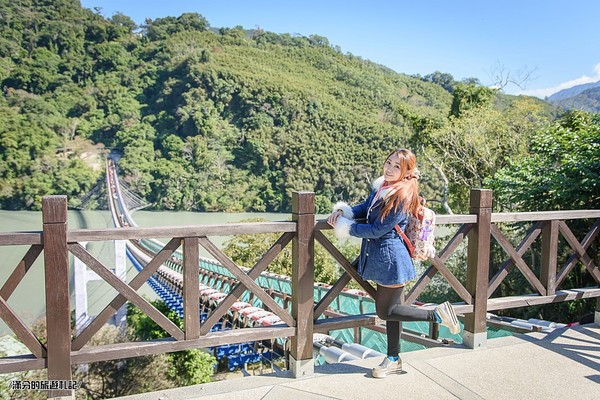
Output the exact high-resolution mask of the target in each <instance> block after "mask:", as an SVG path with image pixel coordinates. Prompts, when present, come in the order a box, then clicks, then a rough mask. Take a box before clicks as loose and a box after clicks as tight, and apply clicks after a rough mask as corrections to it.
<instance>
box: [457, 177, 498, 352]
mask: <svg viewBox="0 0 600 400" xmlns="http://www.w3.org/2000/svg"><path fill="white" fill-rule="evenodd" d="M470 197H471V199H470V208H469V213H471V214H476V215H477V224H476V226H475V227H474V229H471V231H470V232H469V234H468V240H469V244H468V252H467V287H466V288H467V290H468V291H469V293H471V295H472V296H473V312H472V313H469V314H466V315H465V329H464V331H463V343H464V344H465V345H466V346H467V347H469V348H471V349H477V348H480V347H485V345H486V342H487V329H486V328H487V324H486V314H487V299H488V296H487V292H488V285H489V273H490V231H491V218H492V191H491V190H489V189H471V196H470Z"/></svg>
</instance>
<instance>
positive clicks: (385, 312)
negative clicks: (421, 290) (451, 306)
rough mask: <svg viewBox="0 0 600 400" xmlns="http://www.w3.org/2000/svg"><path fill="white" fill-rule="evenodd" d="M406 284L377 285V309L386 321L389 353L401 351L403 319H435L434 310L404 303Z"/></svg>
mask: <svg viewBox="0 0 600 400" xmlns="http://www.w3.org/2000/svg"><path fill="white" fill-rule="evenodd" d="M403 293H404V286H401V287H395V288H393V287H387V286H379V285H378V286H377V292H376V295H375V309H376V311H377V316H378V317H379V318H381V319H383V320H385V321H386V325H387V329H386V331H387V354H388V356H397V355H398V354H399V353H400V332H401V330H402V325H401V322H402V321H435V320H436V319H435V315H434V314H433V310H423V309H421V308H417V307H412V306H410V305H404V304H402V302H403V298H402V294H403Z"/></svg>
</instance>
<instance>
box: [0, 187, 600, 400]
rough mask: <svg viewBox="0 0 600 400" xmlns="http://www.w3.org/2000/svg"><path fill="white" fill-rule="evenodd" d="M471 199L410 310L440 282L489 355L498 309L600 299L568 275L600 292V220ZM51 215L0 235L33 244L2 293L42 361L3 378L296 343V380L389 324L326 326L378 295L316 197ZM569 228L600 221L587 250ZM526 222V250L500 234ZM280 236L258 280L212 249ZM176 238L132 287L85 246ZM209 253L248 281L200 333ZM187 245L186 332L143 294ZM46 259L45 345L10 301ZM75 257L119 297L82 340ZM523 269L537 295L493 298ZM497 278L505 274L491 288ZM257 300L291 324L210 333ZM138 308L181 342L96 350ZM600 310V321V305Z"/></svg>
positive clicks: (60, 206) (444, 219)
mask: <svg viewBox="0 0 600 400" xmlns="http://www.w3.org/2000/svg"><path fill="white" fill-rule="evenodd" d="M470 201H471V203H470V214H467V215H440V216H438V218H437V224H438V225H448V226H452V225H455V226H458V230H457V231H456V233H455V234H454V235H452V237H451V238H450V239H449V241H448V242H447V243H446V244H445V246H444V247H443V249H442V250H441V251H440V252H439V253H438V255H437V256H436V257H434V258H433V259H431V260H430V266H429V267H428V268H427V270H426V271H425V273H424V274H423V275H422V276H421V277H420V278H419V279H418V281H417V282H416V283H415V285H414V286H413V287H412V289H411V290H410V292H409V293H408V295H407V298H406V301H407V302H412V301H414V300H416V299H417V298H418V296H419V295H420V294H421V293H422V292H423V290H424V289H425V288H426V287H427V285H428V284H429V283H430V282H431V280H432V278H433V277H434V276H435V275H436V274H437V273H439V274H440V276H441V277H443V279H444V280H445V281H446V282H447V283H448V284H449V285H450V286H451V287H452V289H453V290H454V291H455V292H456V294H457V296H458V297H460V299H462V302H460V303H456V307H457V309H458V311H459V312H460V313H464V314H465V319H464V322H465V330H464V333H463V337H464V343H465V344H467V346H469V347H471V348H477V347H480V346H484V345H485V341H486V313H487V312H488V311H492V310H500V309H507V308H514V307H526V306H529V305H536V304H546V303H551V302H561V301H569V300H575V299H581V298H600V288H598V286H594V287H582V288H566V289H561V287H562V286H564V284H565V281H566V280H565V278H566V276H567V275H568V274H569V273H570V272H571V271H572V270H573V268H574V267H575V265H576V264H578V263H581V264H583V266H584V267H585V269H586V270H587V272H588V273H589V274H590V275H591V276H592V277H593V279H594V280H595V282H596V283H599V282H600V270H599V268H598V265H597V264H596V261H595V260H597V259H598V254H597V247H598V246H597V245H593V246H592V244H593V243H594V241H595V240H596V238H597V236H598V232H599V230H600V210H584V211H561V212H532V213H510V214H492V212H491V205H492V193H491V191H489V190H485V189H474V190H472V191H471V200H470ZM42 216H43V230H42V231H41V232H10V233H1V234H0V246H28V250H27V251H26V253H25V255H24V256H23V258H22V260H21V261H20V262H19V263H18V265H17V266H16V267H15V268H14V270H13V271H12V273H11V274H10V276H9V277H8V279H7V280H6V281H5V283H4V285H3V286H2V288H0V317H1V318H2V320H3V321H4V322H5V323H6V324H7V325H8V326H9V327H10V328H11V329H12V331H13V332H14V333H15V335H16V336H17V338H18V339H19V340H20V341H21V342H22V343H23V344H25V345H26V346H27V347H28V348H29V350H30V351H31V354H30V355H27V356H20V357H7V358H3V359H0V373H9V372H15V371H25V370H32V369H43V368H47V370H48V379H49V380H70V378H71V366H72V365H74V364H85V363H91V362H96V361H105V360H113V359H121V358H128V357H137V356H142V355H150V354H158V353H165V352H173V351H180V350H186V349H191V348H204V347H211V346H219V345H223V344H233V343H241V342H247V341H257V340H267V339H275V338H281V337H287V338H289V343H290V348H289V351H290V357H289V358H290V363H289V365H290V369H291V371H292V372H293V374H294V376H296V377H299V376H303V375H310V374H312V373H313V368H314V367H313V346H312V337H313V333H314V332H327V331H331V330H336V329H343V328H357V327H363V326H373V325H375V324H376V323H377V322H378V321H377V318H376V317H375V316H374V315H350V316H336V317H332V318H319V317H320V316H322V315H324V313H325V312H326V311H327V308H328V306H329V305H330V304H331V302H332V301H333V300H334V299H335V298H336V297H337V296H338V295H339V294H340V293H341V291H342V290H343V289H344V288H345V287H346V285H347V284H348V283H349V282H350V281H351V280H353V279H354V280H355V281H357V282H358V283H359V284H360V286H361V287H362V288H363V289H364V290H365V292H366V293H368V294H369V295H371V296H373V295H374V291H375V288H374V287H373V286H372V285H371V284H370V283H369V282H365V281H363V280H362V279H361V278H360V277H359V276H358V275H357V273H356V268H355V267H354V265H355V263H353V262H352V261H350V260H347V259H346V258H345V257H344V256H343V255H342V254H341V252H340V251H339V250H338V249H337V248H336V246H335V245H334V244H333V243H332V242H331V241H330V240H328V239H327V237H326V236H325V235H324V234H323V232H322V231H323V230H325V229H329V226H328V225H327V224H326V223H325V222H324V221H318V222H317V221H315V206H314V194H313V193H312V192H294V193H293V198H292V221H291V222H290V221H288V222H260V223H238V224H222V225H198V226H179V227H152V228H138V227H129V228H125V229H117V228H113V229H85V230H69V229H68V227H67V201H66V197H65V196H48V197H45V198H44V199H43V207H42ZM567 220H582V221H588V220H592V221H593V222H592V226H591V228H590V229H589V231H588V233H587V234H586V235H585V237H584V238H583V240H582V241H581V242H580V241H579V240H578V239H577V238H576V237H575V235H574V234H573V233H572V231H571V229H570V228H569V226H568V225H567V224H566V223H565V221H567ZM524 221H529V222H533V227H532V228H531V230H530V231H529V233H528V234H527V235H526V237H525V238H524V239H523V240H522V241H521V243H520V244H519V245H517V246H516V247H515V246H513V245H512V244H511V243H510V241H509V240H508V239H507V237H506V235H505V234H504V233H503V232H502V230H501V228H500V225H501V224H506V223H522V222H524ZM274 232H277V233H280V234H281V236H280V237H279V239H278V240H277V241H276V242H275V243H274V244H273V245H272V246H271V247H270V249H269V250H268V251H267V252H266V253H265V254H264V255H263V256H262V258H261V259H260V260H259V261H258V262H257V263H256V264H255V265H254V266H253V267H252V268H251V269H250V270H249V271H248V272H245V271H244V270H243V269H242V268H240V267H239V266H238V265H236V264H235V263H234V262H233V261H232V260H231V259H230V258H229V257H227V256H226V255H225V254H224V253H223V252H222V251H221V250H220V249H218V247H217V246H216V245H215V244H214V243H213V242H212V241H211V240H210V239H209V237H210V236H213V235H214V236H225V235H236V234H260V233H274ZM165 237H167V238H171V239H170V240H169V241H168V243H167V244H166V245H164V247H163V248H162V249H161V250H160V251H158V252H157V253H156V255H155V256H154V257H153V258H152V260H151V261H150V262H148V263H147V264H146V266H145V267H144V268H143V270H142V271H141V272H139V274H138V275H136V276H135V277H134V278H133V279H132V280H131V281H130V282H128V283H125V282H123V281H121V280H120V279H119V278H118V277H117V276H116V275H115V274H114V273H112V271H111V270H110V268H108V267H107V266H106V265H104V264H103V263H102V262H100V261H99V260H98V259H96V258H95V257H94V256H93V255H92V254H90V253H89V252H88V251H87V250H86V248H85V247H84V246H83V245H82V243H83V242H90V241H108V240H110V241H112V240H140V239H148V238H165ZM539 237H541V254H542V259H541V266H540V268H539V271H537V269H536V268H534V266H529V265H527V263H526V262H525V260H524V259H523V255H524V254H525V252H526V251H527V249H528V248H529V247H530V246H531V245H532V243H533V242H534V241H535V240H536V239H537V238H539ZM561 237H562V238H564V240H565V241H566V242H567V243H568V245H569V246H570V248H571V249H572V252H571V253H570V254H569V255H568V256H567V258H566V259H565V261H564V262H563V264H562V265H561V266H560V269H559V264H558V262H559V254H558V248H559V245H558V243H559V238H561ZM492 238H493V239H494V240H495V241H496V242H497V243H498V244H499V245H500V246H501V247H502V249H503V250H504V251H505V253H506V254H507V257H508V258H507V259H506V261H505V262H504V263H503V264H502V266H501V267H500V268H498V269H496V268H495V267H493V266H491V265H490V248H491V244H492ZM465 239H466V241H467V243H466V246H467V261H466V271H465V274H464V278H462V281H461V278H459V277H457V276H456V275H455V274H454V273H453V272H452V271H451V270H450V268H449V267H448V260H449V258H450V257H451V255H452V254H453V253H455V252H456V250H457V249H458V248H459V246H460V244H461V243H463V242H464V241H465ZM290 242H291V243H292V265H293V269H292V271H293V272H292V277H291V280H292V299H291V310H287V309H285V308H284V307H282V306H280V305H279V304H278V303H277V302H276V301H275V300H274V299H273V298H272V297H271V296H270V295H269V293H268V292H267V291H265V290H264V289H263V288H261V287H260V286H259V285H258V284H257V283H256V282H255V280H256V279H257V278H258V277H259V275H260V274H261V272H263V271H265V270H266V269H267V268H268V266H269V264H270V263H271V262H272V261H273V260H274V258H275V257H276V256H277V255H278V254H279V253H280V252H281V251H282V250H283V248H284V247H285V246H286V245H288V244H289V243H290ZM315 242H317V243H319V245H321V246H323V247H324V248H325V249H326V250H327V251H328V252H329V253H330V254H331V256H332V257H334V259H335V260H336V261H337V262H338V263H339V264H340V265H341V266H342V268H343V269H344V272H343V273H342V274H341V276H340V277H339V279H338V281H337V282H336V283H335V284H334V285H332V286H331V288H330V289H329V291H328V293H327V294H326V295H325V296H324V297H322V298H321V299H320V301H318V302H317V303H316V304H315V302H314V297H313V293H314V246H315ZM199 246H202V247H203V248H205V249H206V250H207V251H208V252H209V253H210V254H211V255H212V256H213V257H214V258H215V259H216V260H218V261H219V262H220V264H222V265H223V266H224V267H225V268H227V270H228V271H229V272H230V273H231V274H232V275H234V276H235V278H236V279H237V284H235V285H234V286H233V287H232V289H231V290H230V292H229V293H228V296H227V297H226V298H225V300H223V301H222V302H221V303H220V305H219V306H218V307H216V309H214V310H213V311H212V312H211V314H210V315H209V316H208V318H207V319H206V320H205V321H204V322H203V323H200V321H199V318H198V315H199V304H200V301H199V300H200V298H199V290H198V287H199V276H198V269H199V265H198V260H199V257H198V256H199ZM180 247H182V252H183V268H182V274H183V299H184V317H183V318H184V322H185V324H184V329H180V328H179V327H178V326H176V325H175V324H173V323H172V322H171V321H170V320H169V319H168V318H166V317H165V316H164V315H163V314H162V313H160V312H159V311H158V310H157V309H156V308H154V307H153V306H152V305H151V304H150V303H149V302H148V301H147V300H146V299H144V298H143V297H142V296H141V295H140V294H138V293H137V291H138V289H139V288H140V287H141V286H142V285H143V283H144V282H146V281H147V280H148V279H149V278H150V277H151V276H152V275H153V274H154V273H156V271H157V270H158V268H159V267H160V266H161V265H162V264H163V263H165V262H167V260H168V259H169V258H170V257H171V256H172V255H173V253H174V252H175V251H176V250H177V249H178V248H180ZM42 250H43V261H44V275H45V296H46V300H45V302H46V303H45V304H46V332H47V342H46V343H42V341H40V339H39V338H38V337H36V335H35V334H34V333H33V332H32V330H31V328H30V327H28V326H27V324H25V323H24V322H23V320H22V319H21V318H20V316H19V315H18V313H16V312H15V311H14V310H13V309H12V308H11V307H10V305H9V303H8V300H9V298H10V296H11V294H12V293H13V292H14V290H15V288H16V287H17V286H18V285H19V282H21V280H22V279H23V277H24V276H25V275H26V273H27V271H28V270H29V269H30V267H31V266H32V264H33V262H34V261H35V260H36V259H37V258H38V257H39V256H40V255H41V254H42ZM592 250H593V251H594V252H595V253H593V254H589V253H588V251H592ZM69 253H71V254H72V255H74V256H76V257H77V258H78V259H80V260H81V261H82V262H84V263H85V264H86V265H87V266H88V267H89V268H90V269H91V270H92V271H94V272H95V273H96V274H97V275H98V276H100V277H101V278H102V279H103V280H104V281H105V282H107V283H108V284H109V285H110V286H111V287H112V288H114V289H115V290H116V291H117V293H118V294H117V295H116V296H115V297H114V298H113V299H112V301H110V303H109V304H108V305H107V306H106V308H105V309H104V310H103V311H102V312H100V314H98V315H97V316H96V317H95V319H94V320H93V321H92V322H91V323H90V324H89V325H88V326H87V327H86V328H85V329H84V330H83V331H82V332H80V333H79V334H78V335H74V332H73V331H72V330H71V316H70V314H71V313H70V309H71V307H70V301H69V293H70V292H69V273H68V271H69ZM514 267H516V268H517V269H518V270H519V271H520V273H522V274H523V276H524V277H525V278H526V279H527V281H528V282H529V283H530V285H531V286H532V288H533V289H534V291H533V292H532V293H528V294H521V295H519V296H510V297H492V295H493V294H494V293H495V292H496V289H497V288H498V287H499V285H500V283H501V282H502V281H503V280H504V279H505V278H506V277H507V276H508V274H509V273H510V272H511V270H512V269H514ZM490 270H492V271H494V274H493V276H492V277H491V279H490ZM246 290H249V291H250V292H251V293H252V294H253V295H254V296H256V297H258V298H259V299H260V300H261V301H262V302H263V304H264V305H265V306H267V307H268V308H269V309H270V310H271V311H272V312H274V313H275V314H276V315H277V316H278V317H279V318H280V319H281V320H282V321H283V324H279V325H273V326H269V327H253V328H245V329H231V330H223V331H214V332H213V331H211V328H212V327H213V326H214V325H215V324H216V323H217V322H218V321H219V320H220V319H221V318H222V317H223V315H225V313H227V311H228V309H229V307H230V306H231V305H232V304H233V303H234V302H235V301H236V300H237V298H238V297H240V295H241V294H242V293H244V292H245V291H246ZM128 301H129V302H132V303H134V304H135V305H137V306H138V307H139V308H140V309H141V310H142V311H143V312H144V313H145V314H146V315H148V316H149V317H150V318H152V319H153V320H154V321H155V322H156V323H157V324H159V325H160V326H161V327H162V328H163V329H164V330H165V331H167V332H168V333H169V334H170V335H171V337H170V338H167V339H163V340H154V341H145V342H132V343H118V344H112V345H104V346H89V345H87V344H88V343H89V341H90V339H91V338H92V337H93V336H94V334H95V333H96V332H98V330H99V329H100V328H101V327H102V326H103V325H104V324H105V323H106V322H107V321H108V320H109V319H110V317H111V316H112V315H113V314H114V313H116V312H117V310H119V308H120V307H121V306H122V305H123V304H125V303H126V302H128ZM597 304H598V306H597V314H598V310H600V303H597ZM69 393H70V392H69V391H60V390H53V391H50V397H55V396H63V395H68V394H69Z"/></svg>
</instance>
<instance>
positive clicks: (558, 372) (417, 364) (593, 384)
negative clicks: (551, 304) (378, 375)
mask: <svg viewBox="0 0 600 400" xmlns="http://www.w3.org/2000/svg"><path fill="white" fill-rule="evenodd" d="M402 359H403V362H404V369H405V371H407V374H404V375H392V376H390V377H388V378H386V379H373V378H371V376H370V375H371V373H370V369H371V368H372V367H373V366H375V365H376V364H378V363H379V361H380V360H379V359H375V358H371V359H365V360H359V361H354V362H349V363H340V364H330V365H323V366H320V367H316V368H315V374H314V375H313V376H311V377H307V378H303V379H293V378H290V377H288V376H286V375H285V374H280V375H277V374H271V375H262V376H248V377H244V378H237V379H232V380H225V381H220V382H214V383H209V384H204V385H196V386H190V387H185V388H179V389H170V390H165V391H161V392H153V393H144V394H140V395H135V396H128V397H122V398H120V399H121V400H125V399H129V400H141V399H144V400H151V399H156V400H158V399H161V400H191V399H202V400H221V399H222V400H259V399H261V400H288V399H289V400H297V399H301V400H304V399H307V400H311V399H314V400H317V399H374V400H384V399H424V400H425V399H426V400H430V399H488V400H491V399H502V400H504V399H511V400H514V399H578V400H581V399H599V398H600V327H599V326H598V325H594V324H589V325H581V326H574V327H570V328H565V329H556V330H555V331H553V332H551V333H541V332H537V333H529V334H525V335H522V334H515V335H514V336H507V337H502V338H497V339H493V340H488V342H487V347H486V348H484V349H479V350H471V349H467V348H464V347H462V346H460V345H459V346H454V347H441V348H432V349H427V350H420V351H413V352H409V353H405V354H404V355H403V356H402Z"/></svg>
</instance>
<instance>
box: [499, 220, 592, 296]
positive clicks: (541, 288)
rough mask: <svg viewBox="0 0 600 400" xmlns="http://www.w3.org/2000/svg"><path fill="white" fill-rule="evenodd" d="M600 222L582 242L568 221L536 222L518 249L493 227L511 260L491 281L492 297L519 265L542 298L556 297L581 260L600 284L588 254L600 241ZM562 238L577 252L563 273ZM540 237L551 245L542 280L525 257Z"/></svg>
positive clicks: (544, 255) (541, 272)
mask: <svg viewBox="0 0 600 400" xmlns="http://www.w3.org/2000/svg"><path fill="white" fill-rule="evenodd" d="M599 221H600V220H596V221H595V223H594V224H593V225H592V227H591V228H590V230H589V231H588V232H587V234H586V235H585V237H584V239H583V240H582V241H581V242H579V240H578V239H577V238H576V237H575V235H574V234H573V232H572V231H571V229H570V228H569V227H568V225H567V224H566V223H565V222H564V220H544V221H536V222H535V223H534V224H533V226H532V227H531V228H530V229H529V231H528V232H527V234H526V235H525V237H524V238H523V239H522V241H521V242H520V243H519V245H518V246H517V247H516V248H515V247H513V245H512V244H511V243H510V241H509V239H508V238H507V237H506V235H505V234H504V233H503V232H502V231H501V230H500V228H499V227H498V225H497V224H492V225H491V234H492V237H493V238H494V239H495V240H496V242H497V243H498V244H499V245H500V247H501V248H502V249H503V251H504V252H505V253H506V254H507V255H508V257H509V258H508V259H507V260H506V261H505V262H504V263H503V264H502V266H501V267H500V269H499V270H498V271H497V272H496V274H495V275H494V276H493V277H492V278H491V279H490V282H489V286H488V298H490V297H491V296H492V295H493V293H494V292H495V291H496V290H497V289H498V287H499V286H500V284H501V283H502V282H503V280H504V279H505V278H506V277H507V276H508V274H509V273H510V272H511V271H512V270H513V269H514V267H515V266H516V267H517V269H518V270H519V272H520V273H521V274H522V275H523V277H524V278H525V279H526V280H527V282H528V283H529V284H530V285H531V288H532V289H533V290H534V292H535V293H537V294H539V295H540V296H547V295H552V294H554V293H555V292H556V290H557V289H559V287H560V286H561V285H562V284H563V283H564V281H565V279H566V277H567V275H568V274H569V273H570V272H571V271H572V269H573V268H574V266H575V265H576V264H577V262H578V261H579V262H581V263H582V264H583V265H584V266H585V268H586V270H587V271H588V272H589V273H590V274H591V276H592V277H593V278H594V280H595V281H596V282H597V283H600V270H599V269H598V267H597V266H596V265H595V263H594V261H593V259H592V257H590V255H589V254H587V250H588V248H589V247H590V245H591V244H592V243H593V241H594V240H595V239H596V237H597V236H598V232H599V231H600V222H599ZM559 236H562V237H563V238H564V239H565V241H566V243H567V244H568V245H569V247H570V248H571V249H572V250H573V253H572V254H571V255H570V256H569V257H568V258H567V261H566V262H565V264H564V265H563V267H562V268H561V269H560V271H558V272H557V271H556V265H557V262H558V261H557V258H558V241H559V238H560V237H559ZM540 237H541V238H542V240H543V246H547V248H546V249H543V250H542V260H543V261H542V267H541V268H540V276H539V277H538V276H536V274H535V272H534V269H533V267H532V266H530V265H528V264H527V263H526V262H525V260H524V259H523V255H524V254H525V253H526V252H527V251H528V250H529V249H530V248H531V246H532V244H533V243H534V242H535V241H536V240H537V239H538V238H540ZM544 243H545V244H544Z"/></svg>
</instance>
